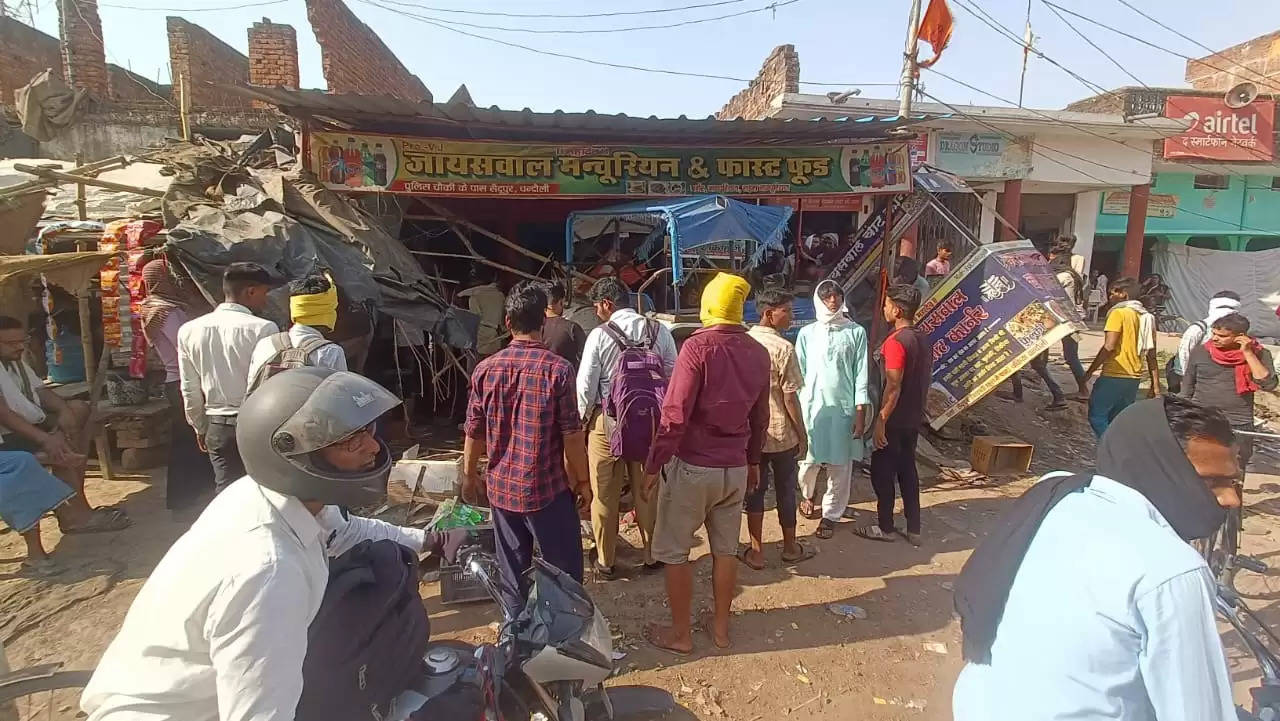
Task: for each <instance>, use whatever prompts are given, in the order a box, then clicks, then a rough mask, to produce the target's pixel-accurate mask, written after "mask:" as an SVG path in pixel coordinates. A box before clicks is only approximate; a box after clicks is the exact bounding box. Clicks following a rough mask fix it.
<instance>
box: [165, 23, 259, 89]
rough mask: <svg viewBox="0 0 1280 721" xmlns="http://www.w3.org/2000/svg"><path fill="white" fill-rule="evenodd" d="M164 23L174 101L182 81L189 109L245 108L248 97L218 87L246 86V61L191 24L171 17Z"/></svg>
mask: <svg viewBox="0 0 1280 721" xmlns="http://www.w3.org/2000/svg"><path fill="white" fill-rule="evenodd" d="M166 21H167V22H166V24H167V26H168V30H169V72H170V74H171V75H172V77H173V99H174V101H175V102H177V101H178V99H179V91H178V90H179V89H178V84H179V83H178V79H179V78H186V85H187V91H188V92H190V94H191V96H190V97H191V101H190V105H191V107H197V108H236V107H249V106H250V101H249V99H248V98H246V97H244V96H243V95H240V94H238V93H233V92H230V91H228V90H227V89H225V88H223V87H220V86H222V85H233V84H240V85H244V84H247V83H248V82H249V58H247V57H245V56H244V55H242V54H241V53H240V52H239V51H237V50H236V49H235V48H233V47H231V46H230V45H228V44H226V43H224V42H222V41H221V40H219V39H218V38H217V37H215V36H214V35H213V33H211V32H209V31H208V30H205V29H204V28H202V27H200V26H199V25H196V24H195V23H192V22H188V21H186V20H184V19H183V18H180V17H173V16H170V17H168V18H166Z"/></svg>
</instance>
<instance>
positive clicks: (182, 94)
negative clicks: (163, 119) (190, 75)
mask: <svg viewBox="0 0 1280 721" xmlns="http://www.w3.org/2000/svg"><path fill="white" fill-rule="evenodd" d="M187 95H188V92H187V76H186V75H185V74H184V75H179V76H178V118H179V119H180V120H181V121H182V139H183V140H185V141H187V142H188V143H189V142H191V117H190V114H189V112H188V109H189V108H190V106H189V105H188V104H187Z"/></svg>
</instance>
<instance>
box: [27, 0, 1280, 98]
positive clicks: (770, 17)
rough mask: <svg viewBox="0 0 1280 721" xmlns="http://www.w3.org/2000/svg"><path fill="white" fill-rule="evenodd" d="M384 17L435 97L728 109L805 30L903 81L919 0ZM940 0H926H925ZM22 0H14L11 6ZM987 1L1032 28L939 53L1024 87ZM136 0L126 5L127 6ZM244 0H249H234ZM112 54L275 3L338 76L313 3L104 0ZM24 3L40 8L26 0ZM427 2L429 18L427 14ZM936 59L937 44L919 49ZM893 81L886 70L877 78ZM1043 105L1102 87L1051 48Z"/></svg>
mask: <svg viewBox="0 0 1280 721" xmlns="http://www.w3.org/2000/svg"><path fill="white" fill-rule="evenodd" d="M346 1H347V4H348V7H350V8H351V10H352V11H353V12H354V13H355V14H356V15H357V16H359V17H360V19H361V20H363V21H364V22H365V23H366V24H368V25H369V26H370V27H371V28H373V29H374V31H375V32H377V33H378V34H379V35H380V36H381V37H382V39H383V41H384V42H385V43H386V44H387V46H388V47H390V48H391V49H392V51H393V52H395V53H396V55H397V56H398V57H399V58H400V60H401V62H403V63H404V65H405V66H406V67H408V68H409V70H410V71H412V72H414V73H415V74H417V75H418V77H419V78H421V79H422V81H423V82H424V83H426V85H427V87H428V88H430V89H431V91H432V93H433V94H434V95H435V96H436V99H437V100H440V101H443V100H445V99H447V98H448V97H449V95H451V94H452V93H453V91H454V89H455V88H457V87H458V85H459V84H462V83H465V84H466V85H467V87H468V89H469V90H470V91H471V95H472V97H473V98H474V99H475V101H476V102H477V104H479V105H482V106H489V105H497V106H499V107H502V108H511V109H520V108H526V107H528V108H532V109H534V110H537V111H551V110H556V109H561V110H565V111H584V110H587V109H593V110H595V111H597V112H608V113H618V112H622V113H627V114H631V115H644V116H647V115H657V116H659V117H675V116H678V115H688V116H690V117H702V116H706V115H708V114H711V113H714V112H715V111H716V110H718V109H719V108H720V107H721V106H722V105H723V104H724V103H725V102H726V101H727V100H728V99H729V98H730V97H732V96H733V95H734V94H735V93H737V92H738V91H739V90H741V89H742V88H744V87H745V86H746V83H745V82H743V80H746V79H750V78H752V77H754V76H755V74H756V73H757V72H758V70H759V69H760V65H761V63H763V61H764V59H765V57H767V56H768V54H769V52H770V51H771V50H772V49H773V48H774V47H775V46H777V45H781V44H785V43H790V44H792V45H795V47H796V50H797V52H798V53H799V55H800V65H801V72H800V77H801V81H802V83H820V84H805V85H803V86H802V91H803V92H813V93H825V92H828V91H832V90H845V89H852V88H860V89H861V90H862V95H863V96H864V97H871V98H892V97H896V96H897V89H896V87H893V85H894V84H896V82H897V79H898V76H899V74H900V69H901V63H902V60H901V59H902V48H903V40H904V36H905V33H906V25H907V13H908V10H909V7H910V0H857V1H855V0H590V1H589V2H574V1H573V0H346ZM709 2H719V4H718V5H717V6H714V7H702V8H697V9H691V10H684V11H680V12H669V13H654V14H640V15H626V16H618V17H601V18H548V17H539V18H513V17H501V16H491V15H478V14H463V13H449V12H442V11H441V8H443V9H455V10H466V11H469V13H478V12H488V13H525V14H582V13H603V12H619V11H630V12H634V11H637V10H648V9H661V8H679V7H685V6H689V5H694V4H705V3H709ZM1053 2H1055V3H1057V4H1058V5H1060V6H1062V7H1065V8H1068V9H1070V10H1074V11H1076V12H1078V13H1080V14H1082V15H1085V16H1088V17H1091V18H1094V19H1096V20H1098V21H1100V22H1102V23H1105V24H1107V25H1110V26H1112V27H1116V28H1119V29H1122V30H1125V31H1127V32H1129V33H1131V34H1133V35H1135V36H1138V37H1140V38H1143V39H1145V40H1149V41H1151V42H1152V43H1154V44H1155V45H1157V46H1159V47H1161V48H1166V49H1167V50H1169V51H1172V52H1173V53H1176V54H1180V55H1187V56H1192V57H1199V56H1203V55H1205V54H1207V53H1206V52H1205V51H1204V50H1203V48H1200V47H1198V46H1197V45H1195V44H1193V43H1192V42H1188V41H1187V40H1184V39H1181V38H1179V37H1177V36H1176V35H1173V34H1171V33H1169V32H1167V31H1165V30H1164V29H1162V28H1160V27H1159V26H1157V25H1156V24H1154V23H1152V22H1151V21H1149V20H1147V19H1145V18H1143V17H1141V16H1140V15H1138V14H1136V13H1134V12H1133V11H1132V10H1130V9H1128V8H1126V7H1125V6H1124V5H1123V3H1122V2H1121V1H1120V0H1053ZM1128 2H1130V3H1131V4H1133V5H1134V6H1135V7H1138V8H1139V9H1141V10H1143V11H1145V12H1147V14H1149V15H1152V16H1153V17H1155V18H1157V19H1159V20H1161V21H1162V22H1164V23H1165V24H1167V25H1169V26H1171V27H1173V28H1174V29H1176V30H1179V31H1181V32H1182V33H1184V34H1186V35H1188V36H1189V37H1191V38H1192V39H1193V40H1195V41H1198V42H1199V43H1203V44H1204V45H1206V46H1209V47H1212V48H1221V47H1227V46H1230V45H1234V44H1236V43H1239V42H1242V41H1245V40H1248V39H1250V38H1252V37H1254V36H1256V35H1260V34H1264V33H1267V32H1270V31H1272V30H1276V29H1280V2H1274V1H1266V2H1264V1H1263V0H1216V1H1215V2H1205V0H1128ZM770 3H776V4H777V7H775V8H772V9H764V10H763V11H760V12H747V13H745V14H742V15H739V16H737V17H732V18H725V19H720V20H714V21H711V22H705V23H698V24H690V25H686V26H683V27H675V28H665V29H648V30H629V31H626V32H617V33H587V32H585V31H586V30H590V29H608V28H634V27H636V26H645V25H666V24H671V23H676V22H681V21H688V20H696V19H701V18H715V17H717V16H723V15H728V14H730V13H742V12H744V11H752V10H757V9H761V8H767V7H768V6H769V5H770ZM927 3H928V0H925V4H926V5H927ZM1030 3H1031V25H1032V30H1033V32H1034V33H1035V35H1036V38H1037V40H1036V46H1037V48H1038V49H1039V50H1040V51H1041V52H1043V53H1044V54H1045V55H1047V56H1049V57H1050V58H1052V59H1054V60H1056V61H1057V62H1058V63H1060V64H1062V65H1064V66H1066V67H1067V68H1069V69H1071V70H1072V71H1074V72H1076V73H1077V74H1078V75H1080V76H1082V77H1083V78H1084V79H1085V80H1087V81H1089V82H1091V83H1095V84H1098V85H1101V86H1105V87H1108V88H1115V87H1120V86H1124V85H1138V84H1140V83H1139V82H1137V81H1135V80H1134V79H1133V78H1132V77H1130V76H1129V75H1127V74H1126V73H1125V72H1124V71H1123V70H1121V69H1120V68H1118V67H1117V66H1116V65H1115V64H1112V62H1111V61H1109V60H1107V59H1106V58H1105V57H1104V56H1103V55H1102V54H1101V53H1099V52H1098V51H1097V50H1095V49H1094V48H1092V47H1090V46H1089V45H1088V44H1087V43H1086V41H1085V40H1083V39H1081V37H1080V36H1078V35H1076V34H1075V33H1074V32H1073V31H1072V30H1071V29H1070V28H1069V27H1068V26H1067V25H1065V24H1064V23H1063V22H1062V21H1061V20H1059V19H1058V18H1057V17H1055V16H1054V14H1053V11H1052V10H1051V9H1050V8H1049V7H1048V6H1047V5H1046V4H1045V0H1030ZM8 4H9V7H10V8H13V6H14V4H15V3H14V0H10V2H9V3H8ZM27 5H28V6H32V7H34V9H35V22H36V25H37V27H39V28H40V29H42V30H44V31H45V32H48V33H50V34H52V35H57V33H58V18H57V10H56V3H55V2H54V1H53V0H27ZM961 5H964V6H967V7H970V8H973V7H975V6H976V7H979V8H981V9H983V10H986V11H987V12H988V13H990V15H991V16H992V17H993V18H994V19H995V20H996V21H998V22H999V23H1002V24H1004V25H1005V26H1007V27H1008V28H1010V29H1011V30H1012V31H1013V32H1014V33H1015V34H1016V35H1018V36H1021V35H1022V32H1023V27H1024V24H1025V22H1026V15H1027V0H952V2H951V7H952V12H953V14H954V15H955V17H956V23H955V30H954V34H953V35H952V39H951V44H950V46H949V47H948V49H947V50H946V52H945V53H944V54H943V57H942V59H941V60H940V61H939V62H938V63H937V65H936V66H935V67H936V68H937V69H938V70H939V71H941V72H943V73H946V74H948V75H951V76H954V77H955V78H957V79H959V80H962V81H964V82H967V83H969V84H971V85H973V86H976V87H977V88H980V89H981V90H982V91H986V92H988V93H992V94H995V95H997V96H1000V97H1002V98H1006V99H1011V100H1012V99H1016V98H1017V94H1018V84H1019V71H1020V66H1021V62H1022V49H1021V47H1020V46H1019V45H1017V44H1015V43H1014V42H1013V41H1011V40H1010V39H1008V38H1005V37H1003V36H1001V35H1000V34H998V33H997V32H996V31H995V30H993V29H991V28H990V27H988V26H987V25H985V24H983V23H982V22H981V21H979V20H978V19H977V18H976V17H975V16H974V15H972V14H970V13H969V12H966V10H965V9H964V8H963V7H961ZM126 6H127V7H126ZM229 6H243V7H238V8H234V9H226V8H228V7H229ZM99 7H100V12H101V15H102V22H103V35H104V37H105V40H106V50H107V56H108V61H109V62H113V63H116V64H118V65H122V66H125V67H128V68H130V69H132V70H133V71H134V72H136V73H139V74H142V75H145V76H148V77H151V78H155V79H159V80H160V81H161V82H168V81H169V71H168V66H167V63H168V45H167V41H166V38H165V16H166V15H181V16H183V17H185V18H186V19H188V20H190V21H192V22H195V23H197V24H199V25H202V26H203V27H205V28H206V29H208V30H209V31H210V32H212V33H214V34H215V35H217V36H218V37H219V38H221V39H222V40H223V41H224V42H226V43H228V44H229V45H231V46H232V47H234V48H236V49H238V50H240V51H241V52H246V47H247V37H246V30H247V28H248V26H249V25H251V24H252V23H253V22H255V21H258V20H260V19H262V18H264V17H267V18H270V19H271V20H272V21H273V22H277V23H289V24H292V25H293V26H294V27H295V29H296V30H297V31H298V46H299V47H298V52H299V60H300V64H301V73H302V85H303V87H311V88H323V87H324V85H325V84H324V77H323V75H322V73H321V65H320V49H319V46H318V45H317V44H316V42H315V38H314V36H313V35H312V33H311V26H310V24H309V23H308V22H307V18H306V6H305V4H304V0H100V5H99ZM19 12H20V13H22V15H21V16H20V17H24V18H25V12H26V10H25V7H23V6H20V8H19ZM414 16H418V17H414ZM422 18H426V19H431V20H435V19H440V20H450V21H455V22H466V23H472V24H475V25H486V26H498V27H506V28H523V29H538V30H567V31H569V32H568V33H565V34H552V33H536V34H535V33H527V32H514V31H510V30H494V29H481V28H475V27H463V26H459V25H453V26H452V27H453V28H454V30H448V29H444V28H442V27H440V25H438V24H437V25H433V24H429V23H428V22H424V21H423V20H422ZM1067 19H1068V20H1070V21H1071V22H1072V23H1073V24H1074V25H1076V27H1077V28H1079V29H1080V30H1081V31H1082V32H1083V33H1084V34H1085V35H1086V36H1087V37H1088V38H1089V39H1090V40H1092V41H1093V42H1095V43H1097V44H1098V45H1099V46H1100V47H1101V48H1102V49H1103V50H1105V51H1106V52H1107V53H1109V54H1111V55H1112V56H1113V57H1114V58H1115V59H1116V60H1117V61H1118V62H1119V63H1120V65H1121V66H1122V67H1123V68H1125V69H1126V70H1128V72H1131V73H1133V74H1134V75H1136V76H1137V77H1138V78H1139V79H1140V80H1141V82H1142V83H1145V84H1148V85H1153V86H1156V85H1166V86H1181V85H1185V83H1184V81H1183V74H1184V70H1185V60H1184V59H1183V58H1180V57H1176V56H1175V55H1173V54H1170V53H1169V52H1164V51H1161V50H1156V49H1152V48H1149V47H1145V46H1143V45H1141V44H1140V43H1138V42H1136V41H1134V40H1131V39H1128V38H1124V37H1121V36H1119V35H1116V34H1114V33H1112V32H1110V31H1108V30H1104V29H1102V28H1099V27H1097V26H1095V25H1090V24H1089V23H1087V22H1085V21H1082V20H1079V19H1076V18H1073V17H1071V16H1069V15H1068V16H1067ZM457 31H464V32H467V33H472V34H474V35H484V36H488V37H491V38H498V39H501V40H504V41H507V42H514V43H520V44H523V45H527V46H529V47H532V48H536V49H538V50H544V51H551V52H559V53H566V54H571V55H576V56H579V57H582V58H586V59H588V60H589V61H592V62H583V61H580V60H570V59H564V58H558V57H549V56H546V55H542V54H537V53H534V52H530V51H528V50H524V49H519V48H514V47H508V46H503V45H500V44H497V43H494V42H490V41H488V40H484V39H480V38H477V37H472V36H467V35H464V34H461V33H460V32H457ZM921 53H922V57H927V56H928V55H929V50H928V49H927V47H925V48H922V51H921ZM601 62H609V63H618V64H626V65H636V66H643V67H648V68H655V69H667V70H676V71H680V72H686V73H702V74H709V75H722V76H728V77H730V78H738V79H742V80H725V79H709V78H695V77H682V76H675V75H666V74H660V73H650V72H639V71H635V70H627V69H621V68H614V67H608V66H605V65H602V64H600V63H601ZM922 80H923V83H924V88H925V91H926V92H928V93H929V94H931V95H935V96H937V97H939V98H941V99H942V100H944V101H947V102H953V103H968V104H974V105H1002V104H1004V103H1001V102H999V101H996V100H994V99H992V98H991V97H989V96H986V95H983V94H982V93H981V92H978V91H976V90H972V89H969V88H966V87H963V86H961V85H958V84H956V83H953V82H951V81H949V80H946V79H944V78H942V77H940V76H937V75H935V74H932V73H930V72H928V71H925V72H924V74H923V77H922ZM877 84H883V85H877ZM1025 93H1026V95H1025V103H1026V105H1027V106H1028V107H1038V108H1048V109H1056V108H1062V107H1064V106H1065V105H1067V104H1068V103H1070V102H1072V101H1074V100H1078V99H1080V98H1084V97H1088V96H1091V95H1094V94H1095V93H1094V92H1093V91H1092V90H1090V89H1089V88H1087V87H1086V86H1085V85H1083V84H1082V83H1081V82H1079V81H1078V80H1075V79H1073V78H1072V77H1070V76H1069V75H1067V74H1066V73H1064V72H1062V71H1061V70H1059V69H1057V68H1055V67H1054V66H1052V65H1051V64H1049V63H1048V62H1045V61H1044V60H1041V59H1038V58H1034V57H1033V58H1032V60H1031V63H1030V66H1029V69H1028V71H1027V79H1026V85H1025Z"/></svg>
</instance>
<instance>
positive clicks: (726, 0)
mask: <svg viewBox="0 0 1280 721" xmlns="http://www.w3.org/2000/svg"><path fill="white" fill-rule="evenodd" d="M746 1H747V0H718V2H708V3H699V4H697V5H684V6H682V7H676V8H656V9H650V10H618V11H615V12H605V13H508V12H498V11H492V10H457V9H453V8H442V7H431V6H429V5H419V4H418V3H414V2H406V0H384V2H387V3H390V4H392V5H399V6H401V7H409V8H414V9H415V10H428V11H430V12H437V13H458V14H461V15H484V16H488V17H504V18H611V17H619V16H622V15H655V14H658V13H677V12H684V11H685V10H698V9H700V8H710V7H720V6H722V5H738V4H741V3H744V2H746Z"/></svg>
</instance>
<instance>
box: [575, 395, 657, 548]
mask: <svg viewBox="0 0 1280 721" xmlns="http://www.w3.org/2000/svg"><path fill="white" fill-rule="evenodd" d="M587 465H588V466H590V470H591V493H592V494H593V498H592V501H591V530H592V532H593V533H594V534H595V537H596V559H597V562H598V563H599V564H600V565H602V566H609V567H612V566H613V562H614V559H615V558H616V557H617V547H618V500H619V499H620V498H621V497H622V489H623V487H624V486H627V485H630V486H631V497H632V498H633V499H634V500H635V506H636V524H637V525H638V526H639V527H640V538H641V540H642V541H643V542H644V562H645V563H652V562H653V524H654V521H655V519H656V518H657V511H656V509H657V504H656V500H657V499H654V498H651V499H649V500H648V501H646V500H644V499H643V498H641V497H640V486H641V483H642V482H643V480H644V464H643V463H639V462H637V461H624V460H622V459H620V458H614V457H613V456H612V455H610V454H609V436H608V435H607V434H606V433H605V430H604V414H603V413H601V412H600V411H596V412H595V413H594V416H593V418H592V419H591V430H590V431H589V432H588V433H587Z"/></svg>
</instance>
